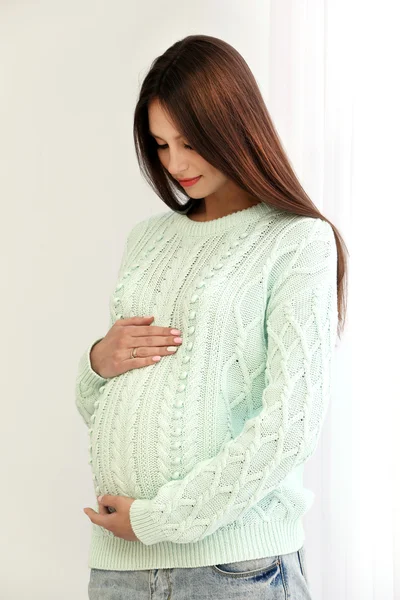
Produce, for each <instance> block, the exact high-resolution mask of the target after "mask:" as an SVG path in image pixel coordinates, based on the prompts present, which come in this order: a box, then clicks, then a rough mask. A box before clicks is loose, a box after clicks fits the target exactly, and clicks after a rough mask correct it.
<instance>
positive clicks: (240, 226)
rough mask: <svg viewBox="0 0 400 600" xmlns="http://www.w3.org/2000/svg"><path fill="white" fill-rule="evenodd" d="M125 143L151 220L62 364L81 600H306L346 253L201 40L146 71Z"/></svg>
mask: <svg viewBox="0 0 400 600" xmlns="http://www.w3.org/2000/svg"><path fill="white" fill-rule="evenodd" d="M134 140H135V147H136V152H137V156H138V160H139V164H140V168H141V171H142V173H143V174H144V175H145V177H146V178H147V180H148V182H149V183H150V185H151V186H152V188H153V189H154V190H155V192H156V193H157V195H158V196H159V197H160V198H161V200H162V201H163V202H164V203H165V204H166V206H167V207H168V209H167V210H166V211H163V212H160V213H158V214H155V215H152V216H150V217H149V218H146V219H144V220H140V221H139V222H136V224H134V225H133V226H132V227H131V228H130V230H129V233H128V235H127V239H126V244H125V247H124V252H123V257H122V262H121V264H120V268H119V272H118V275H117V281H116V284H115V289H114V291H113V293H112V294H111V298H110V303H109V308H110V329H109V331H108V332H107V334H106V335H105V336H104V337H101V338H99V339H96V341H94V342H93V341H92V342H91V343H90V344H89V345H88V347H87V349H86V350H85V352H84V353H83V355H82V356H81V358H80V360H79V367H78V373H77V379H76V406H77V409H78V411H79V413H80V414H81V416H82V418H83V419H84V422H85V423H86V425H87V427H88V435H89V462H90V465H91V469H92V472H93V482H94V491H95V496H96V510H93V509H92V508H85V513H86V514H87V515H88V517H89V519H90V521H91V522H92V537H91V545H90V556H89V568H90V581H89V584H88V592H89V598H90V599H91V600H117V599H118V600H128V599H135V600H150V599H152V600H164V599H165V600H167V599H173V600H191V599H197V600H199V599H213V600H220V599H221V600H222V599H232V598H237V599H241V600H244V599H248V600H255V599H260V600H261V599H262V600H277V599H279V600H280V599H282V600H285V599H288V598H290V599H292V600H309V599H310V598H311V592H310V587H309V579H308V575H307V567H306V559H305V546H304V543H305V533H304V528H303V517H304V515H305V513H306V512H307V511H308V510H309V509H310V507H311V506H312V504H313V500H314V493H313V492H312V491H311V490H309V489H307V488H305V487H304V485H303V472H304V466H305V463H306V462H307V460H308V459H309V458H310V457H311V456H312V455H313V453H314V452H315V449H316V447H317V443H318V440H319V437H320V434H321V429H322V425H323V422H324V417H325V414H326V411H327V406H328V403H329V399H330V394H331V383H332V359H333V355H334V349H335V346H336V341H337V337H340V333H341V331H342V330H343V326H344V321H345V318H344V317H345V303H346V302H345V301H346V293H345V289H346V288H345V282H346V273H347V268H346V252H347V251H346V247H345V244H344V241H343V239H342V238H341V236H340V233H339V232H338V230H337V228H336V227H335V226H334V225H333V224H332V223H331V222H330V221H328V219H327V218H326V217H325V216H323V215H322V214H321V213H320V212H319V210H318V208H317V207H316V206H315V205H314V204H313V202H312V201H311V200H310V198H309V197H308V196H307V194H306V193H305V191H304V190H303V188H302V186H301V185H300V183H299V181H298V179H297V178H296V175H295V174H294V172H293V170H292V168H291V166H290V163H289V160H288V158H287V156H286V155H285V152H284V150H283V148H282V146H281V143H280V141H279V138H278V135H277V133H276V131H275V129H274V126H273V123H272V121H271V118H270V116H269V113H268V111H267V108H266V106H265V104H264V101H263V99H262V96H261V93H260V91H259V88H258V87H257V84H256V81H255V79H254V76H253V75H252V73H251V71H250V69H249V67H248V65H247V63H246V62H245V60H244V59H243V58H242V57H241V55H240V54H239V53H238V52H237V51H236V50H235V49H234V48H232V46H230V45H229V44H227V43H226V42H224V41H222V40H220V39H218V38H214V37H210V36H205V35H191V36H188V37H186V38H184V39H182V40H180V41H178V42H177V43H175V44H174V45H173V46H172V47H170V48H169V49H167V50H166V51H165V52H164V54H162V55H161V56H160V57H158V58H157V59H156V60H155V61H154V62H153V64H152V66H151V69H150V70H149V72H148V74H147V75H146V77H145V79H144V81H143V84H142V86H141V89H140V94H139V98H138V101H137V104H136V107H135V114H134ZM182 201H183V202H182ZM136 202H137V205H138V206H139V205H140V204H141V201H140V199H137V200H136Z"/></svg>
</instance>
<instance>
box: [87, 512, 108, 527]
mask: <svg viewBox="0 0 400 600" xmlns="http://www.w3.org/2000/svg"><path fill="white" fill-rule="evenodd" d="M84 512H85V513H86V514H87V516H88V517H89V519H90V520H91V521H92V523H95V524H96V525H102V526H103V527H104V525H103V521H102V517H101V515H99V513H97V512H96V511H95V510H93V509H92V508H85V509H84Z"/></svg>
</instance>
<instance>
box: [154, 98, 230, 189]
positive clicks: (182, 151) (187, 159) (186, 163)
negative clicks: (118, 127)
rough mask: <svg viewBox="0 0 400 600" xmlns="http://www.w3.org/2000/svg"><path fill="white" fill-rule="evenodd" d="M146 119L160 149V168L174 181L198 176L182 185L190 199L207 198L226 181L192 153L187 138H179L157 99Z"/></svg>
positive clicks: (219, 172)
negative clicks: (193, 182) (189, 183)
mask: <svg viewBox="0 0 400 600" xmlns="http://www.w3.org/2000/svg"><path fill="white" fill-rule="evenodd" d="M148 116H149V129H150V132H151V133H150V135H153V137H154V138H155V141H156V142H157V144H158V146H159V147H158V149H157V152H158V156H159V159H160V162H161V164H162V165H163V167H164V168H165V169H167V170H168V171H169V173H170V174H171V175H172V177H174V178H175V179H177V180H179V179H190V178H191V177H198V176H199V175H201V177H200V179H199V180H198V181H197V183H195V184H194V185H191V186H188V187H185V186H183V187H184V189H185V191H186V193H187V194H188V195H189V196H190V197H191V198H205V197H206V196H210V195H211V194H214V193H215V192H217V191H219V190H220V189H221V188H222V187H223V186H225V185H226V184H227V183H228V182H229V180H228V178H227V177H225V175H224V174H223V173H221V171H218V169H215V168H214V167H213V166H212V165H210V163H208V162H207V161H206V160H204V158H202V157H201V156H200V154H198V153H197V152H196V151H195V150H193V149H192V148H191V147H190V146H189V144H188V141H187V140H186V139H184V138H181V137H179V132H178V131H177V130H176V129H175V127H174V126H173V124H172V123H171V122H170V121H169V120H168V118H167V115H166V114H165V112H164V111H163V109H162V107H161V106H160V104H159V102H158V100H153V102H152V103H151V104H150V105H149V108H148ZM160 146H161V147H160ZM180 185H182V184H180Z"/></svg>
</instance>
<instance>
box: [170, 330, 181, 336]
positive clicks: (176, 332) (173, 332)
mask: <svg viewBox="0 0 400 600" xmlns="http://www.w3.org/2000/svg"><path fill="white" fill-rule="evenodd" d="M171 333H172V335H179V334H180V331H179V329H171Z"/></svg>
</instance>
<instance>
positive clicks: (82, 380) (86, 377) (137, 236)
mask: <svg viewBox="0 0 400 600" xmlns="http://www.w3.org/2000/svg"><path fill="white" fill-rule="evenodd" d="M152 218H154V217H150V218H149V219H144V220H142V221H140V222H139V223H136V225H135V226H134V227H133V229H131V231H130V232H129V234H128V236H127V238H126V241H125V244H124V249H123V254H122V259H121V262H120V266H119V269H118V275H117V280H119V279H120V278H121V277H122V274H123V273H124V271H125V269H127V267H128V262H129V257H130V253H131V251H132V249H133V245H134V244H136V243H139V242H140V241H141V240H142V238H143V237H144V235H145V233H146V230H147V225H148V224H149V223H150V221H151V220H152ZM110 302H111V299H110ZM112 325H113V318H112V315H111V314H110V319H109V328H111V327H112ZM103 337H104V336H103ZM103 337H100V338H98V339H96V341H93V340H92V341H91V342H90V344H89V346H87V347H86V349H85V351H84V353H83V354H82V355H81V357H80V358H79V361H78V368H77V375H76V378H75V405H76V408H77V409H78V412H79V414H80V415H81V416H82V418H83V420H84V422H85V424H86V425H87V426H90V417H91V416H92V415H93V412H94V403H95V401H96V400H97V398H98V396H99V392H100V388H101V387H102V386H103V385H104V384H105V383H106V382H107V381H108V379H109V378H104V377H101V376H100V375H99V374H98V373H96V371H94V370H93V368H92V365H91V362H90V352H91V350H92V348H93V346H94V345H95V344H96V343H97V342H100V341H101V340H102V339H103Z"/></svg>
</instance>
